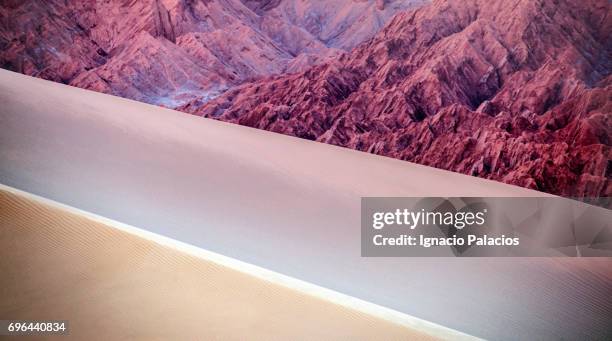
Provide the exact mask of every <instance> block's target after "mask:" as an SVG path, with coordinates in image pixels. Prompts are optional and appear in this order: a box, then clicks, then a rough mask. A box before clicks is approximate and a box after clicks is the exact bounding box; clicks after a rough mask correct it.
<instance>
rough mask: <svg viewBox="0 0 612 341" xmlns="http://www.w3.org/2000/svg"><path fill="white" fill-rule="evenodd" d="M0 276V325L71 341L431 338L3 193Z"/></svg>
mask: <svg viewBox="0 0 612 341" xmlns="http://www.w3.org/2000/svg"><path fill="white" fill-rule="evenodd" d="M0 272H1V273H2V277H0V288H1V289H0V296H1V297H2V300H0V319H63V320H69V329H70V334H69V336H70V337H69V338H70V339H73V340H302V339H303V340H341V339H347V340H348V339H350V340H406V339H414V340H434V338H433V337H431V336H427V335H426V334H423V333H421V332H418V331H415V330H414V329H410V328H406V327H404V326H401V325H399V324H394V323H391V322H388V321H385V320H381V319H378V318H375V317H372V316H369V315H367V314H363V313H360V312H358V311H354V310H351V309H348V308H345V307H342V306H340V305H336V304H333V303H330V302H329V301H325V300H321V299H318V298H315V297H313V296H310V295H307V294H303V293H300V292H298V291H295V290H291V289H288V288H286V287H283V286H280V285H278V284H274V283H270V282H266V281H264V280H262V279H259V278H256V277H253V276H250V275H248V274H245V273H241V272H239V271H236V270H233V269H231V268H228V267H226V266H224V265H221V264H218V263H215V262H213V261H210V260H206V259H202V258H199V257H196V256H193V255H189V254H186V253H182V252H179V251H177V250H175V249H173V248H170V247H168V246H164V245H160V244H157V243H155V242H153V241H150V240H147V239H145V238H141V237H138V236H135V235H132V234H130V233H127V232H125V231H123V230H121V229H118V228H117V227H115V226H113V224H112V223H110V224H105V223H103V222H99V221H96V220H94V219H91V218H90V217H87V216H84V215H80V214H78V213H74V212H68V211H67V210H64V209H62V208H58V207H54V206H49V205H48V204H45V203H43V202H41V201H39V200H36V199H34V198H32V197H30V196H27V195H26V196H24V195H20V194H19V193H15V192H14V191H7V190H6V189H5V188H0ZM446 335H449V336H453V337H457V334H452V333H450V334H446ZM57 338H58V339H66V338H67V337H64V336H61V337H60V336H58V337H57ZM15 339H23V337H21V336H19V337H15ZM33 339H40V336H38V337H36V338H34V337H33Z"/></svg>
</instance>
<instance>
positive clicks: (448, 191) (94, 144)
mask: <svg viewBox="0 0 612 341" xmlns="http://www.w3.org/2000/svg"><path fill="white" fill-rule="evenodd" d="M0 103H1V106H0V182H1V183H3V184H5V185H8V186H12V187H15V188H18V189H21V190H25V191H27V192H31V193H34V194H37V195H40V196H43V197H45V198H50V199H52V200H55V201H58V202H61V203H64V204H67V205H70V206H73V207H76V208H78V209H82V210H85V211H88V212H92V213H94V214H98V215H101V216H104V217H107V218H110V219H114V220H117V221H120V222H122V223H126V224H130V225H134V226H137V227H141V228H146V229H147V230H149V231H151V232H154V233H157V234H160V235H163V236H167V237H170V238H173V239H176V240H179V241H182V242H185V243H189V244H191V245H194V246H196V247H199V248H203V249H206V250H210V251H213V252H216V253H219V254H222V255H225V256H228V257H232V258H235V259H238V260H241V261H244V262H247V263H250V264H254V265H257V266H259V267H262V268H266V269H269V270H272V271H275V272H277V273H281V274H284V275H287V276H290V277H293V278H297V279H299V280H303V281H306V282H309V283H313V284H315V285H317V286H320V287H324V288H328V289H331V290H333V291H335V292H339V293H342V294H345V295H348V296H351V297H356V298H358V299H360V300H363V301H367V302H372V303H374V304H376V305H378V306H383V307H387V308H390V309H393V310H395V311H397V312H400V313H403V314H407V315H410V316H415V317H418V318H421V319H424V320H427V321H432V322H434V323H437V324H440V325H443V326H446V327H449V328H452V329H455V330H459V331H461V332H464V333H467V334H470V335H475V336H477V337H483V338H487V339H495V340H506V339H540V340H558V339H561V338H564V339H609V338H610V337H611V336H612V330H611V328H610V326H609V323H608V322H609V320H610V317H611V316H612V295H609V293H610V292H612V261H611V260H609V259H544V258H542V259H522V258H514V259H448V258H427V259H415V258H380V259H375V258H362V257H360V233H359V229H360V224H359V219H360V218H359V204H360V197H362V196H533V195H542V194H540V193H537V192H533V191H528V190H525V189H521V188H518V187H513V186H508V185H504V184H501V183H496V182H492V181H486V180H482V179H477V178H474V177H468V176H464V175H460V174H454V173H450V172H445V171H441V170H437V169H433V168H428V167H423V166H418V165H414V164H411V163H407V162H402V161H398V160H393V159H389V158H383V157H378V156H374V155H369V154H365V153H359V152H355V151H351V150H347V149H342V148H337V147H333V146H328V145H323V144H318V143H313V142H309V141H305V140H299V139H295V138H291V137H286V136H281V135H277V134H272V133H268V132H263V131H257V130H254V129H249V128H244V127H240V126H234V125H229V124H225V123H221V122H216V121H211V120H207V119H202V118H198V117H192V116H188V115H185V114H181V113H178V112H175V111H172V110H166V109H162V108H157V107H154V106H150V105H145V104H141V103H137V102H133V101H129V100H124V99H120V98H116V97H112V96H108V95H103V94H98V93H93V92H89V91H85V90H81V89H76V88H71V87H67V86H64V85H60V84H56V83H51V82H47V81H43V80H39V79H34V78H30V77H26V76H22V75H18V74H15V73H11V72H7V71H2V70H0ZM126 261H130V260H126ZM117 276H120V275H117ZM177 285H178V284H177ZM84 299H85V298H84ZM109 304H110V303H109Z"/></svg>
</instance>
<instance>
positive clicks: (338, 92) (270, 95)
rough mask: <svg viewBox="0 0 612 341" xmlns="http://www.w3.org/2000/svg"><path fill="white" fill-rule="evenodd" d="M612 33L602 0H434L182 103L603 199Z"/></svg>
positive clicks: (233, 118)
mask: <svg viewBox="0 0 612 341" xmlns="http://www.w3.org/2000/svg"><path fill="white" fill-rule="evenodd" d="M276 8H278V7H276ZM611 37H612V5H611V3H610V2H609V1H607V0H585V1H569V0H510V1H508V0H503V1H502V0H493V1H489V0H465V1H452V0H448V1H445V0H437V1H434V2H433V3H432V4H431V5H428V6H424V7H421V8H419V9H417V10H413V11H407V12H404V13H401V14H399V15H397V16H396V17H395V18H394V19H393V20H392V21H391V22H390V23H389V24H388V25H387V26H386V27H385V28H384V30H382V31H381V32H380V33H379V34H377V35H376V36H375V37H374V38H373V39H372V40H370V41H368V42H366V43H364V44H362V45H360V46H359V47H358V48H356V49H355V50H353V51H352V52H351V53H350V54H343V55H340V56H339V57H338V58H336V59H334V60H331V61H328V62H326V63H323V64H320V65H316V66H314V67H312V68H310V69H308V70H306V71H304V72H302V73H298V74H291V75H284V76H279V77H272V78H269V79H265V80H260V81H257V82H253V83H249V84H245V85H242V86H239V87H236V88H234V89H232V90H230V91H228V92H226V93H225V94H223V95H222V96H220V97H219V98H216V99H214V100H213V101H210V102H208V103H206V104H205V105H201V103H199V102H191V103H188V104H187V105H185V106H183V107H182V108H180V110H184V111H187V112H192V113H194V114H198V115H203V116H206V117H213V118H217V119H220V120H224V121H230V122H236V123H239V124H243V125H248V126H252V127H257V128H260V129H266V130H271V131H275V132H279V133H283V134H289V135H294V136H298V137H302V138H307V139H312V140H317V141H321V142H326V143H332V144H336V145H340V146H345V147H349V148H354V149H358V150H363V151H368V152H371V153H377V154H382V155H387V156H391V157H395V158H399V159H403V160H410V161H414V162H418V163H421V164H425V165H430V166H434V167H439V168H443V169H448V170H452V171H457V172H462V173H466V174H471V175H475V176H480V177H485V178H490V179H495V180H499V181H503V182H507V183H511V184H516V185H519V186H524V187H529V188H534V189H538V190H541V191H545V192H549V193H554V194H559V195H564V196H577V197H588V196H595V197H597V196H608V197H609V196H612V186H610V177H611V175H612V152H611V149H610V144H611V136H612V117H611V116H612V76H611V71H612V57H611V56H612V40H611Z"/></svg>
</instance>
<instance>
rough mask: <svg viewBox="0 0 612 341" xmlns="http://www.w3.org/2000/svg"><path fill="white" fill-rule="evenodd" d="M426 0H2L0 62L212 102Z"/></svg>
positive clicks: (72, 80) (331, 49)
mask: <svg viewBox="0 0 612 341" xmlns="http://www.w3.org/2000/svg"><path fill="white" fill-rule="evenodd" d="M423 2H424V1H423V0H387V1H376V0H331V1H330V0H300V1H293V0H283V1H281V0H274V1H253V0H141V1H135V0H113V1H96V0H78V1H77V0H48V1H38V0H26V1H21V0H5V1H0V66H2V67H3V68H6V69H9V70H14V71H18V72H22V73H25V74H28V75H33V76H37V77H41V78H45V79H49V80H53V81H58V82H63V83H67V84H71V85H74V86H78V87H82V88H87V89H92V90H96V91H101V92H105V93H109V94H114V95H118V96H122V97H128V98H131V99H135V100H139V101H144V102H148V103H153V104H160V105H165V106H168V107H176V106H179V105H181V104H184V103H186V102H188V101H190V100H197V101H199V102H206V101H207V100H208V99H210V98H212V97H215V96H217V95H218V94H220V93H221V92H223V91H225V90H226V89H227V88H229V87H231V86H235V85H237V84H241V83H243V82H245V81H247V80H253V79H257V78H260V77H262V76H267V75H271V74H278V73H283V72H296V71H300V70H304V69H305V68H307V67H309V66H311V65H313V64H316V63H319V62H322V61H324V60H326V59H327V58H330V57H332V56H335V55H338V54H340V53H342V52H343V51H345V50H349V49H351V48H353V47H354V46H356V45H357V44H358V43H360V42H362V41H364V40H366V39H369V38H371V37H372V36H373V35H374V34H375V33H376V32H378V31H379V30H380V29H381V28H382V27H383V25H384V24H385V23H386V22H387V21H388V20H389V19H390V18H391V17H392V16H393V15H394V14H395V13H397V12H399V11H402V10H405V9H407V8H411V7H413V6H417V5H420V4H422V3H423Z"/></svg>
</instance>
